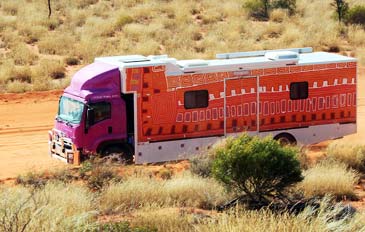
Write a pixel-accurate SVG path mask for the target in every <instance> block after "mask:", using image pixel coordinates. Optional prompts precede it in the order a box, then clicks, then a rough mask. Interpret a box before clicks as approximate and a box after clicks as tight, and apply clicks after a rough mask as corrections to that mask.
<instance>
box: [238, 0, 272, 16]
mask: <svg viewBox="0 0 365 232" xmlns="http://www.w3.org/2000/svg"><path fill="white" fill-rule="evenodd" d="M244 7H245V8H246V9H247V10H248V11H249V14H250V16H252V17H254V18H256V19H262V20H267V19H268V18H269V9H270V0H249V1H247V2H246V3H245V5H244Z"/></svg>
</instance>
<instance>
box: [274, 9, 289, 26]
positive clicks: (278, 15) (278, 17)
mask: <svg viewBox="0 0 365 232" xmlns="http://www.w3.org/2000/svg"><path fill="white" fill-rule="evenodd" d="M285 18H287V12H286V11H285V10H282V9H274V10H272V11H271V12H270V20H271V21H274V22H278V23H281V22H283V21H284V19H285Z"/></svg>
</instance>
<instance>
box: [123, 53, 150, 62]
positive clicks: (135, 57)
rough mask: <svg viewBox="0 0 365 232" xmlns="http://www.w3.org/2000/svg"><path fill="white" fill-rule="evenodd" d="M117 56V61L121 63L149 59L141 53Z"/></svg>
mask: <svg viewBox="0 0 365 232" xmlns="http://www.w3.org/2000/svg"><path fill="white" fill-rule="evenodd" d="M118 58H119V59H118V61H119V62H123V63H134V62H145V61H150V60H149V59H148V58H147V57H145V56H141V55H130V56H120V57H118Z"/></svg>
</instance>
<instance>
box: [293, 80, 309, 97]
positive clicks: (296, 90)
mask: <svg viewBox="0 0 365 232" xmlns="http://www.w3.org/2000/svg"><path fill="white" fill-rule="evenodd" d="M306 98H308V82H293V83H290V99H291V100H299V99H306Z"/></svg>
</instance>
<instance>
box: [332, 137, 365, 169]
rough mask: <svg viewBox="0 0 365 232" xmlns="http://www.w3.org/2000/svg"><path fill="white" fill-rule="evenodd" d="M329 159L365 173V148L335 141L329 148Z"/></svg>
mask: <svg viewBox="0 0 365 232" xmlns="http://www.w3.org/2000/svg"><path fill="white" fill-rule="evenodd" d="M326 152H327V157H328V158H330V159H334V160H337V161H339V162H342V163H344V164H346V165H348V166H349V167H351V168H353V169H356V170H358V171H365V146H364V145H360V144H356V143H348V142H344V141H340V140H338V141H334V142H332V143H330V144H329V145H328V147H327V151H326Z"/></svg>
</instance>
